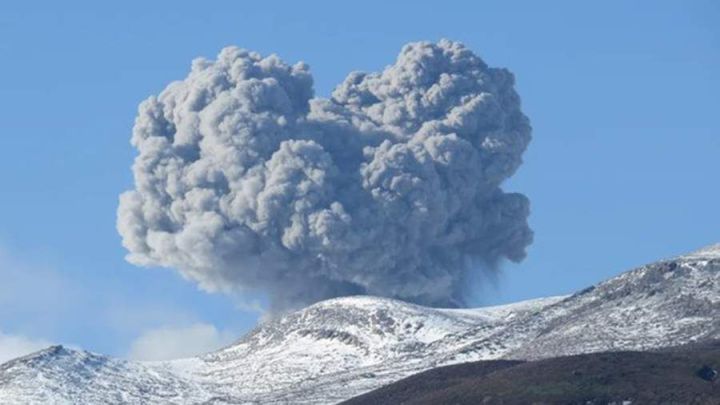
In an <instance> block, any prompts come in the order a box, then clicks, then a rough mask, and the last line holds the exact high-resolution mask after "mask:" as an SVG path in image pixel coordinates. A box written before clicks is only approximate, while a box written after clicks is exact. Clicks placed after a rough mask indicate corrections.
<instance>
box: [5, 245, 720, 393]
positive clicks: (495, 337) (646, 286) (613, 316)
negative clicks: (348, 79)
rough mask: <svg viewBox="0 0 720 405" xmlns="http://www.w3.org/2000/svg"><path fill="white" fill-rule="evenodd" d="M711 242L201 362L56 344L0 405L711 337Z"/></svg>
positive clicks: (263, 338) (401, 373)
mask: <svg viewBox="0 0 720 405" xmlns="http://www.w3.org/2000/svg"><path fill="white" fill-rule="evenodd" d="M719 251H720V247H718V246H717V245H716V246H713V247H710V248H707V249H703V250H701V251H698V252H695V253H692V254H690V255H685V256H681V257H678V258H675V259H671V260H665V261H661V262H658V263H654V264H650V265H647V266H643V267H640V268H638V269H635V270H633V271H630V272H627V273H624V274H621V275H620V276H618V277H615V278H613V279H610V280H608V281H605V282H603V283H600V284H598V285H596V286H593V287H591V288H588V289H585V290H583V291H581V292H579V293H577V294H574V295H572V296H562V297H550V298H542V299H537V300H530V301H523V302H520V303H515V304H509V305H502V306H495V307H486V308H477V309H436V308H425V307H421V306H418V305H412V304H408V303H404V302H401V301H396V300H392V299H385V298H376V297H363V296H358V297H345V298H337V299H332V300H328V301H323V302H320V303H317V304H315V305H312V306H310V307H308V308H305V309H303V310H301V311H297V312H294V313H291V314H288V315H286V316H283V317H281V318H279V319H275V320H272V321H268V322H266V323H264V324H261V325H259V326H258V327H257V328H256V329H255V330H253V331H252V332H250V333H249V334H247V335H246V336H245V337H243V338H242V339H241V340H239V341H238V342H236V343H235V344H232V345H230V346H228V347H227V348H225V349H222V350H219V351H217V352H214V353H210V354H207V355H204V356H199V357H194V358H189V359H183V360H173V361H165V362H130V361H124V360H117V359H111V358H108V357H105V356H100V355H96V354H92V353H87V352H83V351H75V350H70V349H67V348H62V347H52V348H50V349H47V350H44V351H41V352H38V353H35V354H33V355H30V356H26V357H23V358H20V359H16V360H13V361H10V362H7V363H5V364H3V365H0V403H2V404H21V403H22V404H27V403H58V404H64V403H138V404H139V403H152V404H161V403H162V404H166V403H177V404H181V403H183V404H184V403H198V402H205V401H212V402H213V403H220V404H222V403H233V404H234V403H251V404H252V403H262V404H282V403H293V404H302V403H307V404H329V403H336V402H338V401H341V400H343V399H347V398H350V397H353V396H355V395H358V394H360V393H363V392H366V391H368V390H371V389H374V388H377V387H379V386H382V385H384V384H387V383H390V382H393V381H396V380H398V379H400V378H403V377H405V376H408V375H410V374H414V373H417V372H420V371H423V370H426V369H429V368H433V367H437V366H440V365H445V364H452V363H458V362H464V361H475V360H485V359H499V358H529V359H535V358H544V357H553V356H558V355H566V354H575V353H584V352H594V351H605V350H619V349H650V348H657V347H665V346H673V345H678V344H683V343H687V342H691V341H697V340H704V339H716V338H720V252H719Z"/></svg>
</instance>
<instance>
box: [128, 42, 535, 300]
mask: <svg viewBox="0 0 720 405" xmlns="http://www.w3.org/2000/svg"><path fill="white" fill-rule="evenodd" d="M513 85H514V78H513V75H512V74H511V73H510V72H509V71H507V70H505V69H498V68H491V67H488V66H487V65H486V64H485V63H484V62H483V61H482V60H481V59H480V58H479V57H478V56H476V55H475V54H473V53H472V52H471V51H470V50H468V49H467V48H465V47H464V46H463V45H462V44H460V43H457V42H451V41H445V40H443V41H440V42H439V43H437V44H433V43H427V42H418V43H411V44H408V45H406V46H405V47H403V49H402V51H401V52H400V55H399V56H398V58H397V60H396V62H395V64H393V65H391V66H388V67H387V68H385V70H383V71H382V72H380V73H361V72H353V73H351V74H350V75H349V76H348V77H347V78H346V79H345V81H344V82H343V83H341V84H340V85H339V86H338V87H337V88H336V89H335V90H334V91H333V93H332V96H331V97H330V98H329V99H325V98H316V97H314V94H313V79H312V76H311V74H310V72H309V68H308V66H307V65H306V64H304V63H297V64H295V65H288V64H286V63H284V62H283V61H282V60H280V59H279V58H278V57H277V56H274V55H271V56H268V57H262V56H261V55H259V54H257V53H255V52H250V51H247V50H243V49H239V48H235V47H229V48H225V49H223V50H222V52H220V54H219V55H218V58H217V60H214V61H212V60H206V59H197V60H195V61H194V62H193V64H192V69H191V71H190V74H189V75H188V77H187V78H185V79H184V80H182V81H177V82H174V83H171V84H170V85H169V86H168V87H167V88H166V89H165V90H164V91H163V92H162V93H160V95H158V96H152V97H150V98H148V99H147V100H145V101H144V102H143V103H142V104H141V105H140V107H139V112H138V116H137V119H136V121H135V126H134V129H133V135H132V145H133V146H134V147H135V148H137V150H138V156H137V158H136V159H135V163H134V165H133V174H134V179H135V189H134V190H131V191H127V192H125V193H123V194H122V195H121V196H120V206H119V208H118V225H117V226H118V230H119V232H120V234H121V235H122V239H123V245H124V246H125V247H126V248H127V249H128V251H129V254H128V256H127V258H128V260H129V261H130V262H132V263H135V264H138V265H144V266H163V267H172V268H175V269H177V270H178V271H179V272H180V273H181V274H182V275H183V276H184V277H185V278H188V279H191V280H194V281H196V282H198V283H199V284H200V286H201V287H202V288H204V289H206V290H210V291H218V290H219V291H226V292H233V293H237V292H243V291H256V292H262V293H265V294H267V295H268V296H269V298H270V300H271V303H272V308H271V309H272V310H273V311H282V310H285V309H289V308H295V307H299V306H302V305H305V304H308V303H312V302H314V301H318V300H321V299H325V298H330V297H335V296H342V295H350V294H360V293H362V294H372V295H380V296H386V297H394V298H400V299H403V300H407V301H412V302H416V303H420V304H425V305H434V306H462V305H463V304H464V298H463V297H466V296H467V295H466V293H467V291H465V287H464V286H465V285H466V284H467V279H468V275H469V274H470V273H471V272H472V271H488V270H487V269H493V268H494V267H495V266H496V265H497V263H499V262H500V261H501V260H503V259H509V260H513V261H519V260H521V259H522V258H523V257H524V255H525V248H526V247H527V246H528V245H529V244H530V243H531V241H532V231H531V230H530V229H529V227H528V224H527V217H528V213H529V202H528V199H527V198H526V197H525V196H523V195H522V194H517V193H506V192H504V191H503V190H502V189H501V188H500V185H501V183H502V182H503V181H504V180H505V179H507V178H508V177H509V176H511V175H512V174H513V173H514V172H515V170H516V169H517V168H518V167H519V165H520V164H521V161H522V154H523V152H524V150H525V148H526V147H527V145H528V142H529V141H530V132H531V128H530V124H529V121H528V119H527V117H526V116H525V115H523V113H522V111H521V109H520V98H519V97H518V95H517V93H516V92H515V90H514V88H513ZM478 264H482V265H478ZM481 268H482V269H485V270H479V269H481Z"/></svg>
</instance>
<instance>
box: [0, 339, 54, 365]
mask: <svg viewBox="0 0 720 405" xmlns="http://www.w3.org/2000/svg"><path fill="white" fill-rule="evenodd" d="M50 344H51V343H50V342H48V341H46V340H42V339H32V338H28V337H25V336H21V335H8V334H5V333H2V332H0V363H4V362H6V361H8V360H12V359H14V358H16V357H20V356H24V355H26V354H30V353H32V352H35V351H38V350H40V349H44V348H46V347H48V346H50Z"/></svg>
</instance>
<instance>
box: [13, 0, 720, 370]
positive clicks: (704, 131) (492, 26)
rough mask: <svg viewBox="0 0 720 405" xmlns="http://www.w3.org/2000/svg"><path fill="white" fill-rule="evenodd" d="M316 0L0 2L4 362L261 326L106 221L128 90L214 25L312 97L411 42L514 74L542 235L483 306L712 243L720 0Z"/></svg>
mask: <svg viewBox="0 0 720 405" xmlns="http://www.w3.org/2000/svg"><path fill="white" fill-rule="evenodd" d="M308 3H311V2H297V1H294V2H291V1H287V2H272V1H264V2H252V3H251V2H239V1H207V2H197V1H195V2H189V1H172V2H171V1H143V2H140V1H123V2H114V4H110V2H97V1H87V2H80V1H67V2H54V1H46V2H36V1H3V2H2V3H0V55H1V58H0V95H1V97H0V111H1V112H0V150H1V151H2V154H3V158H2V159H0V208H1V209H0V360H1V359H2V356H3V349H4V350H5V351H11V350H14V349H11V348H19V349H17V350H18V351H22V349H23V348H30V347H37V346H40V345H42V344H45V343H47V342H59V343H67V344H73V345H77V346H81V347H83V348H87V349H90V350H93V351H98V352H102V353H108V354H113V355H119V356H129V357H137V358H148V357H152V356H151V355H148V353H153V352H157V351H158V349H157V347H158V345H157V342H158V341H160V342H162V343H163V344H162V345H160V346H162V347H164V348H165V349H166V350H167V351H168V353H167V356H176V355H183V354H190V352H194V351H198V350H207V349H210V348H213V347H215V346H218V345H221V344H225V343H227V342H229V341H231V340H232V339H234V338H236V337H238V336H240V335H241V334H242V333H243V332H244V331H247V330H248V329H249V328H251V327H252V326H253V325H254V324H255V322H256V321H257V317H258V313H257V312H254V311H253V310H251V309H249V308H247V307H246V306H241V305H240V304H239V301H238V300H236V299H232V298H230V297H226V296H222V295H210V294H206V293H203V292H201V291H199V290H198V289H197V287H196V286H195V285H194V284H193V283H190V282H187V281H184V280H183V279H182V278H181V277H180V276H179V275H178V273H177V272H175V271H171V270H167V269H145V268H137V267H135V266H133V265H130V264H128V263H127V262H125V261H124V259H123V256H124V254H125V251H124V249H123V248H122V246H121V244H120V238H119V236H118V234H117V231H116V229H115V219H116V208H117V201H118V194H119V193H120V192H122V191H124V190H127V189H130V188H131V186H132V178H131V173H130V165H131V163H132V159H133V158H134V155H135V151H134V150H133V149H132V148H131V146H130V144H129V138H130V134H131V128H132V124H133V119H134V117H135V113H136V110H137V105H138V103H139V102H140V101H142V100H143V99H145V98H146V97H147V96H149V95H151V94H157V93H158V92H159V91H160V90H162V89H163V88H164V87H165V86H166V85H167V84H168V83H169V82H170V81H172V80H177V79H181V78H183V77H185V76H186V74H187V72H188V70H189V67H190V61H191V60H192V59H193V58H195V57H198V56H206V57H214V56H215V55H216V54H217V52H218V51H219V50H220V49H221V48H222V47H224V46H227V45H238V46H240V47H244V48H248V49H252V50H256V51H259V52H261V53H263V54H269V53H277V54H278V55H279V56H280V57H281V58H283V59H285V60H286V61H288V62H295V61H298V60H303V61H305V62H307V63H309V65H310V66H311V70H312V72H313V75H314V78H315V83H316V93H317V94H318V95H321V96H322V95H328V94H329V93H330V91H331V90H332V87H333V85H334V84H335V83H338V82H339V81H341V80H342V79H343V78H344V77H345V75H346V74H347V73H348V72H349V71H351V70H366V71H375V70H378V69H381V68H382V67H383V66H385V65H387V64H389V63H391V62H392V61H393V60H394V58H395V56H396V54H397V52H398V51H399V49H400V47H401V46H402V45H403V44H405V43H406V42H409V41H416V40H433V41H435V40H438V39H440V38H443V37H445V38H449V39H453V40H459V41H461V42H464V43H465V44H466V45H467V46H468V47H469V48H471V49H472V50H473V51H474V52H476V53H477V54H478V55H480V56H481V57H483V58H484V60H485V61H486V62H487V63H488V64H490V65H492V66H502V67H507V68H509V69H510V70H512V71H513V72H514V73H515V74H516V77H517V90H518V92H519V93H520V95H521V97H522V99H523V105H524V111H525V113H526V114H527V115H528V116H529V117H530V119H531V122H532V125H533V128H534V131H533V137H534V139H533V142H532V143H531V146H530V148H529V150H528V151H527V153H526V155H525V162H526V163H525V164H524V165H523V166H522V167H521V169H520V171H519V172H518V173H517V175H516V176H515V177H513V178H512V180H511V181H509V182H508V183H507V184H506V188H507V189H510V190H516V191H520V192H522V193H524V194H526V195H527V196H528V197H529V198H530V199H531V201H532V216H531V219H530V222H531V225H532V227H533V229H534V230H535V234H536V235H535V243H534V244H533V245H532V246H531V248H530V249H529V252H528V258H527V260H525V261H524V262H523V263H521V264H517V265H506V266H504V267H505V268H504V271H503V273H502V274H500V275H499V276H498V278H497V280H496V282H495V283H494V285H492V286H488V287H487V288H486V289H485V291H484V293H483V296H484V297H485V299H484V302H483V303H484V304H496V303H505V302H510V301H515V300H521V299H527V298H533V297H540V296H547V295H558V294H567V293H571V292H573V291H575V290H578V289H581V288H583V287H586V286H588V285H590V284H592V283H595V282H598V281H601V280H603V279H605V278H608V277H611V276H613V275H615V274H618V273H620V272H622V271H624V270H627V269H629V268H631V267H633V266H636V265H640V264H643V263H645V262H649V261H653V260H656V259H659V258H663V257H668V256H672V255H676V254H680V253H683V252H687V251H690V250H693V249H696V248H699V247H701V246H703V245H707V244H710V243H715V242H718V241H720V233H719V232H718V230H720V226H719V225H720V184H719V182H718V174H719V173H718V171H719V170H718V168H719V166H720V120H719V119H718V118H720V96H719V95H720V73H719V72H720V24H718V22H719V21H720V3H718V2H716V1H673V2H667V1H656V2H630V1H604V2H595V3H593V4H590V3H589V2H575V1H567V2H558V1H553V2H533V1H526V2H516V1H502V2H501V1H496V2H489V1H483V2H479V1H478V2H455V1H449V0H445V1H433V2H430V1H406V2H400V1H398V2H391V1H359V2H339V1H332V2H331V1H327V2H312V3H311V4H312V5H308ZM3 345H4V346H3ZM183 349H184V350H185V351H183Z"/></svg>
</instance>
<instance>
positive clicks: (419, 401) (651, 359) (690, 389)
mask: <svg viewBox="0 0 720 405" xmlns="http://www.w3.org/2000/svg"><path fill="white" fill-rule="evenodd" d="M718 370H720V341H715V342H711V343H705V344H696V345H690V346H682V347H678V348H674V349H668V350H662V351H650V352H634V351H627V352H605V353H592V354H581V355H575V356H566V357H558V358H552V359H545V360H537V361H529V362H525V361H504V360H490V361H479V362H473V363H465V364H458V365H453V366H446V367H440V368H436V369H433V370H429V371H426V372H423V373H420V374H417V375H414V376H411V377H408V378H405V379H403V380H400V381H398V382H396V383H393V384H390V385H388V386H385V387H382V388H380V389H377V390H375V391H372V392H369V393H367V394H364V395H361V396H359V397H356V398H353V399H351V400H349V401H346V402H343V404H345V405H370V404H373V405H376V404H408V405H410V404H412V405H424V404H428V405H430V404H457V405H461V404H720V380H718V375H717V373H718Z"/></svg>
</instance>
